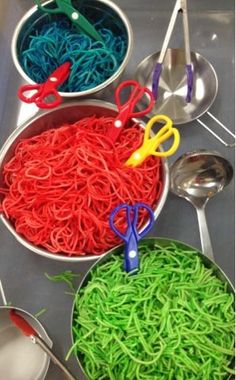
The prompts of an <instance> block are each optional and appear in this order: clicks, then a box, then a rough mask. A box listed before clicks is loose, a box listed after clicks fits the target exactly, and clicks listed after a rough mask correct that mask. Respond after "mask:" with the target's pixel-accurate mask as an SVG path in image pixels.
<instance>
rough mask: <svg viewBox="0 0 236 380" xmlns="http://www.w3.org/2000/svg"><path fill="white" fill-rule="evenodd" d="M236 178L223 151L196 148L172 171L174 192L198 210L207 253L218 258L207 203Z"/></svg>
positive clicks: (171, 180) (203, 246) (203, 247)
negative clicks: (223, 155)
mask: <svg viewBox="0 0 236 380" xmlns="http://www.w3.org/2000/svg"><path fill="white" fill-rule="evenodd" d="M232 177H233V168H232V166H231V164H230V163H229V162H228V161H227V160H226V159H225V158H223V157H222V156H221V155H220V154H219V153H216V152H208V151H204V150H201V151H195V152H190V153H186V154H184V155H183V156H181V157H179V158H178V159H177V160H176V161H175V162H174V164H173V165H172V166H171V170H170V178H171V179H170V188H171V191H172V192H173V193H174V194H176V195H177V196H179V197H182V198H185V199H186V200H187V201H189V202H190V203H191V204H192V205H193V206H194V207H195V208H196V210H197V215H198V224H199V230H200V237H201V244H202V251H203V253H204V254H205V255H206V256H207V257H209V258H210V259H211V260H214V255H213V250H212V245H211V240H210V235H209V232H208V227H207V222H206V217H205V211H204V210H205V206H206V204H207V202H208V200H209V199H210V198H212V197H213V196H214V195H216V194H217V193H218V192H220V191H221V190H223V188H224V187H225V186H226V185H228V184H229V183H230V181H231V179H232Z"/></svg>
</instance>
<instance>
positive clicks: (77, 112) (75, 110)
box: [0, 100, 169, 262]
mask: <svg viewBox="0 0 236 380" xmlns="http://www.w3.org/2000/svg"><path fill="white" fill-rule="evenodd" d="M117 113H118V112H117V108H116V107H115V106H114V105H113V104H110V103H107V102H103V101H99V100H88V101H86V100H84V101H80V102H77V103H67V104H63V105H61V106H60V107H57V108H56V109H54V110H52V111H45V112H42V113H40V114H38V115H36V116H34V117H33V118H31V119H30V120H28V121H27V122H26V123H25V124H23V125H22V126H20V127H18V128H16V130H14V132H13V133H12V134H11V135H10V136H9V138H8V139H7V141H6V142H5V144H4V145H3V147H2V149H1V151H0V186H2V185H3V183H2V181H3V179H2V178H1V172H2V168H3V166H4V165H5V163H6V162H8V161H9V160H10V159H11V157H12V156H13V154H14V150H15V147H16V145H17V144H18V142H19V141H20V140H21V139H24V138H28V137H31V136H34V135H38V134H40V133H42V132H43V131H45V130H48V129H49V128H55V127H58V126H60V125H62V124H63V123H65V122H67V123H73V122H75V121H77V120H79V119H81V118H84V117H88V116H92V115H96V116H97V117H100V116H104V115H106V116H108V117H109V116H112V117H114V116H116V115H117ZM136 121H137V120H136ZM138 122H139V124H140V125H141V126H143V127H144V124H143V123H142V122H141V121H140V120H138ZM161 160H162V173H163V184H164V185H163V191H162V194H161V196H160V199H159V202H158V205H157V207H156V208H155V210H154V215H155V219H157V217H158V216H159V214H160V212H161V210H162V208H163V206H164V204H165V201H166V198H167V194H168V190H169V167H168V162H167V159H166V158H164V157H163V158H162V159H161ZM0 219H1V220H2V222H3V223H4V224H5V226H6V227H7V228H8V229H9V231H10V232H11V233H12V235H13V236H14V237H15V238H16V239H17V240H18V241H19V242H20V243H21V244H22V245H23V246H25V247H26V248H28V249H29V250H31V251H33V252H35V253H37V254H39V255H41V256H44V257H47V258H49V259H54V260H59V261H66V262H78V261H82V262H85V261H93V260H97V259H98V258H99V257H101V255H86V256H78V257H69V256H66V255H63V254H58V255H56V254H52V253H50V252H48V251H47V250H45V249H43V248H40V247H37V246H35V245H33V244H32V243H30V242H28V241H27V240H26V239H25V238H24V237H23V236H21V235H19V234H18V233H17V232H16V231H15V228H14V225H13V224H12V223H11V222H10V221H9V220H8V219H7V218H6V217H5V216H4V214H3V213H1V214H0ZM144 228H145V226H143V229H144Z"/></svg>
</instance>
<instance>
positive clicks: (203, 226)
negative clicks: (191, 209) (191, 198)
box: [197, 207, 215, 262]
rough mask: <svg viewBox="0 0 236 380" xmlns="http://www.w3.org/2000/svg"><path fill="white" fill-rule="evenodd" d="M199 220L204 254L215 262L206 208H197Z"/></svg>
mask: <svg viewBox="0 0 236 380" xmlns="http://www.w3.org/2000/svg"><path fill="white" fill-rule="evenodd" d="M197 218H198V225H199V231H200V239H201V245H202V252H203V254H204V255H205V256H207V257H208V258H209V259H210V260H212V261H213V262H215V259H214V254H213V250H212V245H211V238H210V234H209V230H208V226H207V221H206V214H205V208H204V207H202V208H198V207H197Z"/></svg>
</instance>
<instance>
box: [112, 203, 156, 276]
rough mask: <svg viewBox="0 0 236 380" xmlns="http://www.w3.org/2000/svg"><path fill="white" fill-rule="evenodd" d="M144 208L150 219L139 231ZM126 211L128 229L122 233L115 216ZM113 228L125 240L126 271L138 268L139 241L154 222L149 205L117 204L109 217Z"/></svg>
mask: <svg viewBox="0 0 236 380" xmlns="http://www.w3.org/2000/svg"><path fill="white" fill-rule="evenodd" d="M141 208H144V209H145V210H147V212H148V214H149V221H148V223H147V225H146V227H145V228H144V229H143V231H142V232H140V233H139V232H138V230H137V224H138V217H139V210H140V209H141ZM122 209H123V210H125V211H126V219H127V226H128V227H127V230H126V232H125V234H123V233H121V232H120V231H119V230H118V229H117V228H116V227H115V225H114V218H115V216H116V215H117V213H118V212H119V211H120V210H122ZM109 222H110V227H111V229H112V230H113V231H114V232H115V233H116V234H117V235H118V236H119V237H120V238H121V239H123V240H124V242H125V264H124V267H125V270H126V272H131V271H133V270H136V269H138V267H139V258H138V242H139V240H140V239H141V238H142V237H143V236H145V235H146V234H147V233H148V232H149V231H150V229H151V228H152V226H153V224H154V214H153V211H152V209H151V207H149V206H148V205H146V204H144V203H136V204H135V205H134V206H129V205H127V204H126V203H124V204H121V205H119V206H117V207H116V208H115V209H114V210H113V211H112V212H111V214H110V218H109Z"/></svg>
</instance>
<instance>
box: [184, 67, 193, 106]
mask: <svg viewBox="0 0 236 380" xmlns="http://www.w3.org/2000/svg"><path fill="white" fill-rule="evenodd" d="M186 73H187V95H186V101H187V103H191V100H192V93H193V68H192V65H191V63H190V64H189V65H186Z"/></svg>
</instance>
